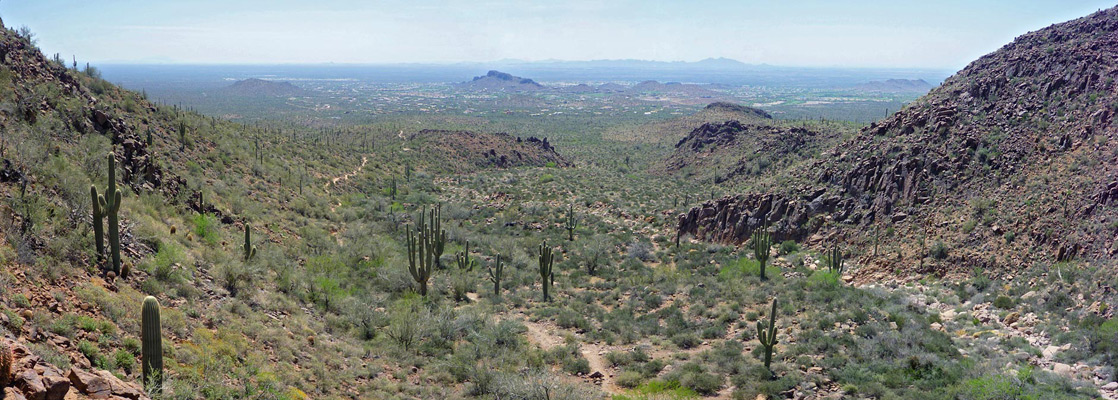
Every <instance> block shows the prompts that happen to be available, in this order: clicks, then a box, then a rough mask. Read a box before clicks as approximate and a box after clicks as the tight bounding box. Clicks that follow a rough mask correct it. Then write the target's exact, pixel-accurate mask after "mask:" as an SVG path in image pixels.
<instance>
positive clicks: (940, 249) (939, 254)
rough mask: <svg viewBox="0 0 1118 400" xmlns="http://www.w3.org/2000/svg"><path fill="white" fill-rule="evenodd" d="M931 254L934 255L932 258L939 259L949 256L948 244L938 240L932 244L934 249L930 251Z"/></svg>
mask: <svg viewBox="0 0 1118 400" xmlns="http://www.w3.org/2000/svg"><path fill="white" fill-rule="evenodd" d="M929 254H930V255H931V256H932V258H934V259H937V260H942V259H945V258H947V245H946V244H943V241H941V240H937V241H936V243H935V244H933V245H932V249H931V250H930V251H929Z"/></svg>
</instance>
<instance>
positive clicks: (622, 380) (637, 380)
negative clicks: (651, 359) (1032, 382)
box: [615, 371, 644, 389]
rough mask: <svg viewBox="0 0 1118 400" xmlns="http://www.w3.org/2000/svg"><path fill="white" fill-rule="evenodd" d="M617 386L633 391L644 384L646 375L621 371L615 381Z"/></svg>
mask: <svg viewBox="0 0 1118 400" xmlns="http://www.w3.org/2000/svg"><path fill="white" fill-rule="evenodd" d="M615 381H616V382H617V386H620V387H623V388H626V389H632V388H635V387H637V386H640V384H641V382H644V375H642V374H641V373H640V372H637V371H621V373H620V374H618V375H617V378H616V379H615Z"/></svg>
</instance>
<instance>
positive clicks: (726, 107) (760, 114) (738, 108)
mask: <svg viewBox="0 0 1118 400" xmlns="http://www.w3.org/2000/svg"><path fill="white" fill-rule="evenodd" d="M703 109H704V110H707V111H724V112H733V113H741V114H745V115H747V116H753V117H757V118H763V119H772V118H773V116H772V115H770V114H769V113H768V112H766V111H765V110H761V109H758V108H753V107H746V106H743V105H741V104H734V103H730V102H726V101H716V102H713V103H710V104H707V106H706V107H703Z"/></svg>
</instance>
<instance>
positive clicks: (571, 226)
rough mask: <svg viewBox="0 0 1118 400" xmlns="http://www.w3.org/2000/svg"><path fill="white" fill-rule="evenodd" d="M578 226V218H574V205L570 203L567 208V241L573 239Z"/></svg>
mask: <svg viewBox="0 0 1118 400" xmlns="http://www.w3.org/2000/svg"><path fill="white" fill-rule="evenodd" d="M576 228H578V219H577V218H575V205H574V203H571V205H570V207H569V208H567V241H571V242H573V241H574V240H575V229H576Z"/></svg>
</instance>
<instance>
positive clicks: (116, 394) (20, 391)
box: [0, 339, 149, 400]
mask: <svg viewBox="0 0 1118 400" xmlns="http://www.w3.org/2000/svg"><path fill="white" fill-rule="evenodd" d="M0 341H4V342H5V343H6V344H8V345H10V346H11V348H12V355H13V359H14V360H15V361H14V363H13V365H12V375H13V376H14V379H13V382H12V385H11V387H6V388H0V389H2V390H3V397H0V398H3V399H5V400H13V399H15V400H18V399H26V400H63V399H70V398H92V399H128V400H148V399H149V397H148V396H147V394H145V393H144V390H143V388H141V387H140V386H139V385H138V384H135V383H130V382H124V381H122V380H120V379H119V378H117V377H116V376H114V375H113V374H112V373H110V372H108V371H104V370H93V369H83V368H82V367H79V366H77V365H75V366H73V367H71V368H70V369H69V370H68V371H65V372H63V371H62V370H60V369H59V368H58V367H56V366H54V365H51V364H49V363H47V362H46V361H44V360H43V359H42V358H41V357H39V356H37V355H35V354H33V353H32V352H31V350H30V349H28V348H27V346H25V345H23V344H22V343H19V342H15V341H12V340H9V339H0ZM75 364H81V363H75ZM84 364H86V367H88V363H84ZM82 396H84V397H82Z"/></svg>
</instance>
